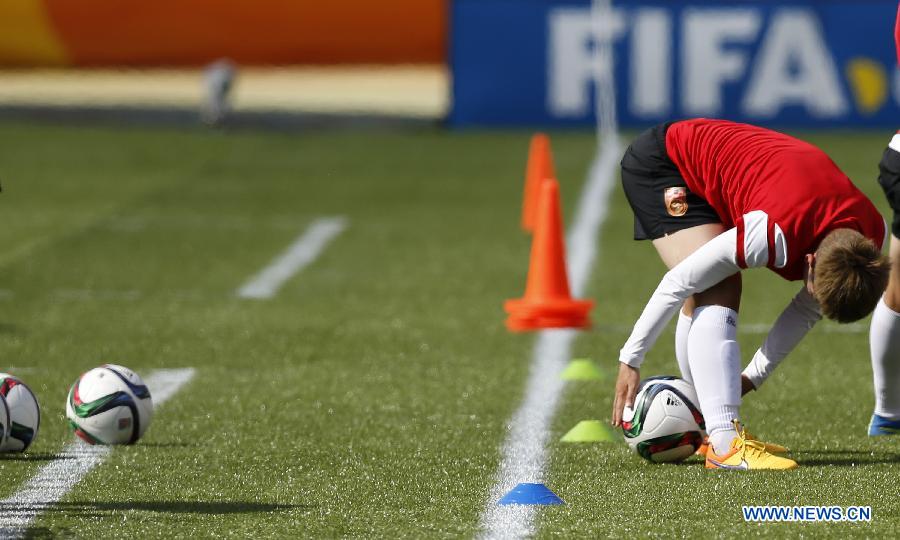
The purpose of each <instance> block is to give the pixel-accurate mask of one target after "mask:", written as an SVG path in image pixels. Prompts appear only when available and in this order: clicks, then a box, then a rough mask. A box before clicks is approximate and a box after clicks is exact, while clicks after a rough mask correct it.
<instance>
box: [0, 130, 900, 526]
mask: <svg viewBox="0 0 900 540" xmlns="http://www.w3.org/2000/svg"><path fill="white" fill-rule="evenodd" d="M527 138H528V134H527V133H524V132H487V133H478V132H463V133H449V132H445V131H440V130H418V131H405V132H400V131H377V130H368V131H359V132H349V131H315V132H305V133H297V134H275V133H266V132H256V131H240V132H216V131H205V130H187V131H176V130H165V129H136V128H134V129H113V128H97V127H95V128H84V127H73V126H69V127H59V126H49V125H27V124H21V123H19V124H10V123H6V124H0V182H2V185H3V193H2V194H0V247H2V249H0V293H2V294H0V313H2V319H0V358H3V359H4V360H5V362H4V365H5V366H7V367H6V368H5V369H8V370H9V371H11V372H13V373H16V374H18V375H19V376H21V377H22V378H23V379H24V380H25V381H26V382H27V383H29V384H30V385H31V386H32V388H33V389H34V390H35V391H36V393H37V394H38V398H39V399H40V401H41V404H42V411H43V413H44V423H43V424H42V426H41V432H40V434H39V437H38V440H37V442H36V443H35V444H34V446H33V447H32V448H31V449H30V451H29V452H28V453H27V454H25V455H9V456H0V477H2V478H3V479H4V482H3V483H2V486H0V498H2V497H7V496H9V495H10V494H12V493H14V492H15V491H16V490H17V489H18V488H19V486H20V485H21V483H22V482H23V481H24V480H25V479H26V478H28V477H29V476H30V475H31V474H33V472H34V471H35V470H36V469H37V468H38V467H40V466H41V465H42V464H45V463H47V462H48V460H50V459H52V458H53V457H54V455H55V453H56V452H58V451H59V450H60V448H61V447H62V446H63V445H64V444H65V443H66V442H67V441H69V440H70V439H71V437H72V435H71V433H70V432H69V431H68V428H67V427H66V424H65V421H64V417H63V412H64V409H63V400H64V399H65V395H66V391H67V389H68V386H69V385H70V384H71V383H72V381H73V380H74V379H75V377H77V376H78V374H79V373H81V372H83V371H85V370H86V369H88V368H90V367H93V366H95V365H97V364H100V363H103V362H116V363H121V364H124V365H127V366H129V367H132V368H133V369H135V370H137V371H138V372H139V373H149V372H151V371H152V370H154V369H156V368H163V367H187V366H192V367H195V368H196V369H197V376H196V378H195V379H194V380H193V381H192V382H191V383H190V384H189V385H188V386H187V387H185V388H184V389H183V390H182V391H181V392H180V393H179V394H178V395H176V396H175V397H174V398H172V399H171V400H170V401H168V402H167V403H166V404H165V405H163V406H162V407H161V408H160V409H159V410H158V411H157V414H156V416H155V418H154V421H153V424H152V425H151V427H150V429H149V431H148V433H147V435H146V436H145V438H144V439H143V440H141V441H140V442H139V443H138V444H137V445H135V446H133V447H123V448H117V449H116V450H115V451H114V452H113V453H112V455H111V457H110V458H109V459H108V460H107V461H106V462H105V463H104V464H103V465H101V466H99V467H98V468H96V469H95V470H93V471H92V472H91V473H90V474H89V475H88V476H87V477H86V478H85V479H84V480H83V481H82V482H81V483H80V484H78V486H77V487H76V488H75V489H74V490H73V491H72V492H71V493H70V494H69V495H68V496H66V497H65V498H64V499H63V500H62V501H61V503H60V504H59V505H57V506H55V507H53V508H52V509H50V510H48V511H47V512H46V513H44V514H43V515H42V516H41V517H40V518H39V519H38V520H37V521H36V523H35V526H34V529H33V530H32V534H34V535H41V534H48V535H71V536H76V537H101V538H102V537H122V536H125V535H135V536H138V537H148V536H151V537H152V536H198V535H199V536H229V535H233V536H240V537H246V536H308V537H334V536H366V537H386V536H387V537H395V536H405V537H434V536H442V537H444V536H472V535H474V534H476V533H477V527H478V520H479V515H480V513H481V512H482V509H483V508H484V505H485V504H487V503H488V501H487V500H486V497H487V494H488V491H489V489H490V487H491V485H492V483H493V480H494V475H495V473H496V469H497V465H498V463H499V459H500V445H501V443H502V441H503V439H504V436H505V435H506V424H507V422H508V421H509V418H510V416H511V414H512V412H513V411H514V410H515V408H516V407H517V406H518V404H519V401H520V399H521V397H522V392H523V389H524V382H525V379H526V377H527V372H528V367H529V362H530V359H531V348H532V344H533V336H531V335H512V334H509V333H507V331H506V330H505V328H504V327H503V313H502V309H501V306H502V301H503V299H505V298H508V297H514V296H518V295H520V294H521V291H522V288H523V285H524V280H525V270H526V264H527V257H528V238H527V237H526V236H524V235H523V234H522V233H521V231H520V230H519V228H518V218H519V210H520V204H521V198H520V197H521V187H522V178H521V176H522V171H523V168H524V157H525V152H526V147H527ZM812 138H813V140H814V141H815V142H818V143H821V144H822V145H823V146H824V147H825V148H826V150H828V151H829V152H830V153H831V154H832V155H833V156H834V158H835V160H836V161H837V162H838V163H839V164H840V165H842V166H844V167H845V170H846V171H847V172H848V173H849V174H850V175H851V177H853V178H854V179H855V180H857V183H858V184H859V185H861V187H863V188H864V189H865V190H866V191H867V192H868V193H870V195H872V198H873V200H875V201H876V203H877V204H878V205H879V207H881V208H882V209H884V204H883V200H882V199H883V197H882V196H881V195H880V194H879V193H878V192H877V186H876V184H875V182H874V178H875V175H876V164H877V162H878V158H879V156H880V152H881V149H882V148H883V147H884V143H885V142H886V138H885V136H883V134H856V133H854V134H836V135H821V136H816V137H812ZM553 143H554V151H555V156H554V157H555V158H556V165H557V170H558V173H559V177H560V181H561V183H562V193H563V198H564V207H565V209H566V210H567V212H566V215H567V216H571V210H572V209H573V208H574V203H575V200H576V198H577V197H578V195H579V191H580V187H581V185H582V182H583V179H584V177H585V175H586V173H587V171H588V168H589V165H590V162H591V159H592V157H593V154H594V138H593V136H592V135H590V134H587V133H577V132H574V133H573V132H568V133H558V134H554V137H553ZM332 215H343V216H346V217H347V219H348V220H349V227H348V229H347V230H346V232H344V233H343V234H342V235H341V236H340V237H338V238H337V239H336V240H335V241H334V243H333V244H332V245H331V246H330V247H329V248H328V249H327V250H326V251H325V252H324V254H323V255H322V256H321V258H320V259H319V260H317V261H316V262H315V263H314V264H312V265H311V266H310V267H308V268H307V269H305V270H304V271H303V272H302V273H301V274H299V275H298V276H296V277H295V278H294V279H292V280H291V281H289V282H288V283H287V284H286V285H285V286H284V288H283V289H282V290H281V291H280V292H279V294H278V295H277V296H276V297H275V298H274V299H272V300H268V301H253V300H242V299H238V298H236V297H235V295H234V292H235V290H236V289H237V288H238V287H239V286H240V285H242V284H243V283H244V281H245V280H246V279H247V278H249V277H250V276H252V275H253V274H255V273H256V272H258V271H259V270H260V269H261V268H262V267H263V266H265V265H266V264H268V263H269V261H270V260H271V259H272V258H273V257H274V256H276V255H277V254H278V253H279V252H281V250H283V249H284V248H285V247H286V246H287V245H288V244H289V243H290V242H291V241H292V240H293V239H294V238H295V237H296V236H298V235H299V234H300V233H301V232H302V231H303V230H304V228H305V227H306V226H307V225H308V224H309V223H310V221H312V220H313V219H315V218H317V217H322V216H332ZM630 220H631V217H630V214H629V210H628V208H627V206H626V205H625V203H624V198H623V195H622V194H621V192H620V190H616V191H615V194H614V200H613V204H612V206H611V214H610V217H609V220H608V221H607V223H606V225H605V226H604V228H603V231H602V237H601V240H600V242H601V244H600V255H599V259H598V262H597V267H596V268H595V271H594V274H593V278H592V280H591V287H590V293H591V296H592V297H594V298H595V299H596V301H597V304H598V305H597V308H596V309H595V313H594V320H595V323H596V326H595V329H594V330H593V331H591V332H586V333H584V334H583V335H582V336H581V337H580V338H579V340H578V341H577V342H576V345H575V347H576V351H577V353H578V356H589V357H592V358H594V359H595V360H596V361H597V362H598V363H601V364H602V365H603V366H604V367H605V368H606V369H607V371H608V372H609V373H613V372H614V369H615V358H616V356H617V355H616V352H617V350H618V348H619V347H620V346H621V343H622V342H623V341H624V339H625V338H626V337H627V331H628V327H629V325H630V324H631V323H633V321H634V319H635V318H636V317H637V315H638V313H639V312H640V309H641V308H642V306H643V302H644V301H645V300H646V299H647V298H648V297H649V294H650V292H651V291H652V289H653V287H654V286H655V283H656V281H657V280H658V278H659V277H660V276H661V273H662V265H661V264H660V263H659V262H658V260H657V257H656V255H655V254H654V253H653V252H652V248H651V247H650V246H649V245H645V244H634V243H633V242H632V241H631V240H630V228H631V221H630ZM795 288H796V287H795V285H792V284H786V283H782V282H781V280H780V278H777V277H776V276H774V275H773V274H770V273H768V272H765V271H754V272H750V273H748V276H747V277H746V278H745V297H744V304H743V310H742V315H741V322H742V324H745V323H767V322H770V321H771V320H773V319H774V317H775V316H776V315H777V313H778V312H779V310H780V309H781V307H782V306H783V304H784V303H785V302H787V300H788V299H789V298H790V295H791V294H792V293H793V291H794V289H795ZM860 328H862V329H863V330H864V327H860ZM856 330H857V331H855V332H851V333H831V332H825V331H824V329H823V328H820V329H817V330H815V331H814V332H813V333H812V335H810V336H809V338H808V339H807V340H806V341H805V342H804V343H803V344H802V345H801V346H800V348H799V349H798V350H797V351H795V353H794V354H793V355H792V357H791V358H789V359H788V360H787V361H786V364H785V365H784V366H783V368H781V369H779V371H778V373H776V374H775V375H774V376H773V378H772V380H771V381H769V382H768V383H767V385H766V386H764V387H763V388H762V389H761V391H760V392H758V393H755V394H753V395H751V396H750V397H748V398H747V400H746V406H745V407H744V412H745V416H746V419H747V421H748V423H749V424H750V427H751V429H753V431H754V432H755V433H758V434H761V435H764V436H766V437H769V438H771V439H773V440H777V441H778V442H782V443H785V444H787V445H788V446H790V447H792V448H794V449H795V450H796V452H795V455H796V456H797V459H798V461H799V462H800V464H801V469H800V470H799V471H797V472H795V473H786V474H778V475H772V474H761V475H756V474H745V475H722V474H710V473H707V472H706V471H704V470H702V467H701V466H700V465H699V464H697V463H692V464H686V465H681V466H654V465H651V464H649V463H645V462H643V461H642V460H641V459H640V458H638V457H637V456H636V455H633V454H631V453H630V452H629V451H628V449H627V447H626V446H625V445H624V443H605V444H596V445H568V444H562V443H554V444H553V445H552V448H551V450H552V454H551V464H550V465H551V466H550V470H549V472H548V480H547V481H548V484H549V485H550V486H551V487H552V488H553V489H554V490H555V491H556V492H557V493H558V494H560V495H561V496H562V497H563V499H564V500H565V501H566V502H567V505H566V506H564V507H559V508H553V509H547V510H543V511H542V512H541V514H540V518H539V525H540V529H539V531H540V534H541V535H547V536H551V535H562V536H577V535H584V536H624V535H631V534H634V535H645V534H656V535H667V536H668V535H674V534H683V535H699V534H704V535H712V536H725V535H729V536H731V535H732V534H735V533H737V534H748V533H749V534H753V533H760V534H783V533H789V534H810V535H813V534H815V535H818V534H825V533H831V534H835V535H846V534H852V533H857V534H861V535H868V536H880V535H896V534H898V532H900V516H898V504H900V503H898V502H897V500H896V499H897V497H896V495H897V489H896V486H895V484H893V483H892V478H893V477H894V476H895V475H896V473H897V471H898V462H900V444H898V443H897V442H896V441H893V440H888V441H884V440H881V441H872V440H870V439H868V438H866V437H865V436H864V433H865V425H866V422H867V420H868V415H869V413H870V412H871V402H872V396H871V382H870V373H869V367H868V360H867V357H868V353H867V343H866V335H865V333H861V332H860V331H858V330H859V328H856ZM762 337H763V336H762V335H760V334H747V333H744V334H742V339H744V348H743V352H744V356H745V357H746V358H749V356H750V355H752V353H753V349H754V347H755V346H756V345H758V343H759V342H760V341H761V340H762ZM671 347H672V345H671V339H668V338H665V337H664V338H663V339H662V340H661V341H660V344H659V345H658V346H657V348H656V349H654V352H653V353H652V354H651V356H650V357H649V360H648V362H647V364H646V369H645V370H644V371H645V375H651V374H654V373H674V372H675V371H676V366H675V362H674V360H673V359H672V358H673V355H672V349H671ZM611 394H612V381H611V380H607V381H606V382H601V383H577V384H570V385H569V387H568V390H567V393H566V397H565V400H564V406H563V408H562V410H561V411H560V414H559V415H558V417H557V420H556V421H555V423H554V425H553V430H554V434H555V435H556V437H555V438H558V437H559V436H561V435H562V434H563V433H565V431H566V430H568V428H570V427H571V426H572V425H574V424H575V423H576V422H577V421H578V420H582V419H586V418H600V419H605V418H606V417H607V416H608V413H609V410H608V409H609V406H610V396H611ZM747 502H752V503H754V504H839V505H849V504H871V505H872V506H873V513H874V519H873V522H872V523H871V524H867V525H863V524H860V525H835V524H808V525H799V526H795V525H784V524H775V525H748V524H744V523H743V520H742V519H741V515H740V505H741V504H743V503H747Z"/></svg>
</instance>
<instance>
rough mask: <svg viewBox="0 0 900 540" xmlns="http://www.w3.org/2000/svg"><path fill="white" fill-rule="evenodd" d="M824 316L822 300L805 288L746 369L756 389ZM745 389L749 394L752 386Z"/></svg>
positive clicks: (774, 326) (745, 375)
mask: <svg viewBox="0 0 900 540" xmlns="http://www.w3.org/2000/svg"><path fill="white" fill-rule="evenodd" d="M821 318H822V312H821V311H820V309H819V303H818V302H816V299H815V298H813V296H812V295H811V294H809V291H807V289H806V287H803V288H802V289H800V292H798V293H797V295H796V296H794V298H793V300H791V303H790V304H788V306H787V307H786V308H784V311H782V312H781V315H779V316H778V319H777V320H776V321H775V324H774V325H773V326H772V329H771V330H769V334H768V335H767V336H766V340H765V341H764V342H763V344H762V347H760V348H759V350H758V351H756V354H754V355H753V359H752V360H750V363H749V364H747V367H746V368H745V369H744V372H743V373H742V375H743V376H744V377H746V378H747V379H748V380H749V381H750V383H752V385H753V388H752V389H756V388H759V386H760V385H761V384H762V383H763V382H764V381H765V380H766V379H767V378H768V377H769V375H771V374H772V372H773V371H774V370H775V368H776V367H778V364H780V363H781V361H782V360H784V358H785V357H786V356H787V355H788V353H790V352H791V351H792V350H794V347H796V346H797V344H798V343H800V340H802V339H803V337H804V336H805V335H806V334H807V333H808V332H809V331H810V330H811V329H812V327H813V326H815V324H816V323H817V322H818V321H819V319H821ZM752 389H751V390H752ZM744 390H745V392H744V393H746V391H747V390H748V389H747V388H744Z"/></svg>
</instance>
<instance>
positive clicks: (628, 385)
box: [612, 363, 641, 427]
mask: <svg viewBox="0 0 900 540" xmlns="http://www.w3.org/2000/svg"><path fill="white" fill-rule="evenodd" d="M640 382H641V371H640V370H639V369H638V368H634V367H631V366H629V365H628V364H621V363H620V364H619V376H618V377H617V378H616V398H615V400H614V401H613V410H612V425H614V426H616V427H619V426H621V425H622V411H623V410H624V409H625V407H633V406H634V395H635V394H637V387H638V384H639V383H640Z"/></svg>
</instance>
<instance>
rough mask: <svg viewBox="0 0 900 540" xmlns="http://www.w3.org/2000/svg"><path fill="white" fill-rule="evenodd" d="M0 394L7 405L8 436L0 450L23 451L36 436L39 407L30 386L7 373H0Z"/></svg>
mask: <svg viewBox="0 0 900 540" xmlns="http://www.w3.org/2000/svg"><path fill="white" fill-rule="evenodd" d="M0 396H3V398H4V399H6V405H7V406H8V407H9V437H7V438H6V440H5V441H4V442H3V443H2V444H0V452H24V451H25V450H26V449H27V448H28V447H29V446H30V445H31V443H33V442H34V439H35V438H36V437H37V434H38V428H39V427H40V426H41V409H40V407H39V406H38V401H37V398H36V397H35V396H34V392H32V391H31V388H28V386H27V385H26V384H25V383H24V382H22V380H21V379H19V378H18V377H16V376H14V375H10V374H9V373H0Z"/></svg>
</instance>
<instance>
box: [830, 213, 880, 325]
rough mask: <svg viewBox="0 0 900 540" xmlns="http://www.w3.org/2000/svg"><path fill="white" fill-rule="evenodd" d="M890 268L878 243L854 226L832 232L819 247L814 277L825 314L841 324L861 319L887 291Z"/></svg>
mask: <svg viewBox="0 0 900 540" xmlns="http://www.w3.org/2000/svg"><path fill="white" fill-rule="evenodd" d="M890 269H891V263H890V261H889V260H888V258H887V257H885V256H884V255H883V254H882V253H881V250H879V249H878V247H877V246H876V245H875V242H873V241H871V240H870V239H868V238H866V237H865V236H863V235H862V234H860V233H858V232H856V231H854V230H852V229H837V230H834V231H831V232H830V233H828V235H827V236H826V237H825V239H824V240H822V242H821V243H820V244H819V249H817V250H816V266H815V271H814V276H813V280H814V287H813V289H814V290H815V296H816V300H818V301H819V306H821V308H822V314H823V315H825V316H826V317H828V318H829V319H833V320H835V321H837V322H839V323H849V322H853V321H858V320H860V319H862V318H863V317H865V316H866V315H868V314H869V313H871V312H872V310H873V309H875V305H876V304H877V303H878V299H879V298H881V295H882V294H883V293H884V289H885V287H887V282H888V274H889V273H890Z"/></svg>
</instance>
